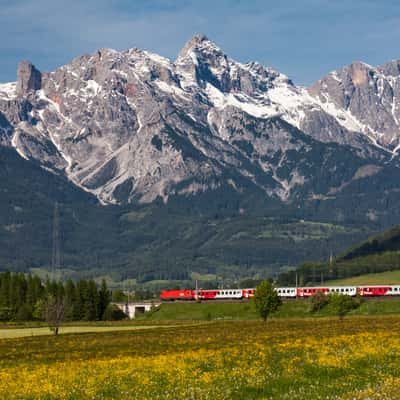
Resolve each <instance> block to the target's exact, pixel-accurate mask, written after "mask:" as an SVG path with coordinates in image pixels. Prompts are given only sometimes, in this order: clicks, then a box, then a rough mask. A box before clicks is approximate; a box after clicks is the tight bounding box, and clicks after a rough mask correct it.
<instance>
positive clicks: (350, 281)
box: [327, 270, 400, 286]
mask: <svg viewBox="0 0 400 400" xmlns="http://www.w3.org/2000/svg"><path fill="white" fill-rule="evenodd" d="M327 284H328V285H329V286H334V285H350V286H351V285H388V284H392V285H393V284H400V270H396V271H386V272H380V273H377V274H365V275H360V276H352V277H350V278H345V279H338V280H334V281H328V282H327Z"/></svg>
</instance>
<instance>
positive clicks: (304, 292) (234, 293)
mask: <svg viewBox="0 0 400 400" xmlns="http://www.w3.org/2000/svg"><path fill="white" fill-rule="evenodd" d="M275 290H276V291H277V292H278V295H279V297H282V298H296V297H300V298H306V297H310V296H313V295H315V294H316V293H324V294H333V293H338V294H346V295H348V296H356V295H359V296H363V297H372V296H374V297H375V296H400V285H381V286H379V285H370V286H318V287H297V288H296V287H282V288H276V289H275ZM254 292H255V289H254V288H251V289H211V290H209V289H207V290H205V289H199V290H191V289H179V290H163V291H162V292H161V293H160V299H161V300H163V301H175V300H192V301H193V300H241V299H248V298H251V297H253V296H254Z"/></svg>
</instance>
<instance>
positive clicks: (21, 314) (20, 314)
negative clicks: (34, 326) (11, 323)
mask: <svg viewBox="0 0 400 400" xmlns="http://www.w3.org/2000/svg"><path fill="white" fill-rule="evenodd" d="M15 319H16V320H17V321H32V319H33V316H32V308H31V307H30V306H29V305H28V304H22V306H21V307H19V308H18V311H17V315H16V316H15Z"/></svg>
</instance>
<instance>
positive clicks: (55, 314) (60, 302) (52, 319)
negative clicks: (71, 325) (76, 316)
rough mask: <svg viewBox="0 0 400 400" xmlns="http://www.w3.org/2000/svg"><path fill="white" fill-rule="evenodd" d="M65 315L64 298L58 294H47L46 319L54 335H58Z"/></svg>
mask: <svg viewBox="0 0 400 400" xmlns="http://www.w3.org/2000/svg"><path fill="white" fill-rule="evenodd" d="M64 316H65V302H64V299H63V298H61V297H58V296H49V299H48V301H47V307H46V320H47V323H48V324H49V328H50V330H51V331H53V333H54V334H55V335H58V331H59V329H60V326H61V324H62V323H63V321H64Z"/></svg>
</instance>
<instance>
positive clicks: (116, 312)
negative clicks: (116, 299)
mask: <svg viewBox="0 0 400 400" xmlns="http://www.w3.org/2000/svg"><path fill="white" fill-rule="evenodd" d="M125 318H127V315H126V314H125V313H124V312H123V311H122V310H121V309H120V308H118V307H117V306H116V305H115V304H109V305H108V306H107V308H106V309H105V311H104V314H103V321H121V320H122V319H125Z"/></svg>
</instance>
